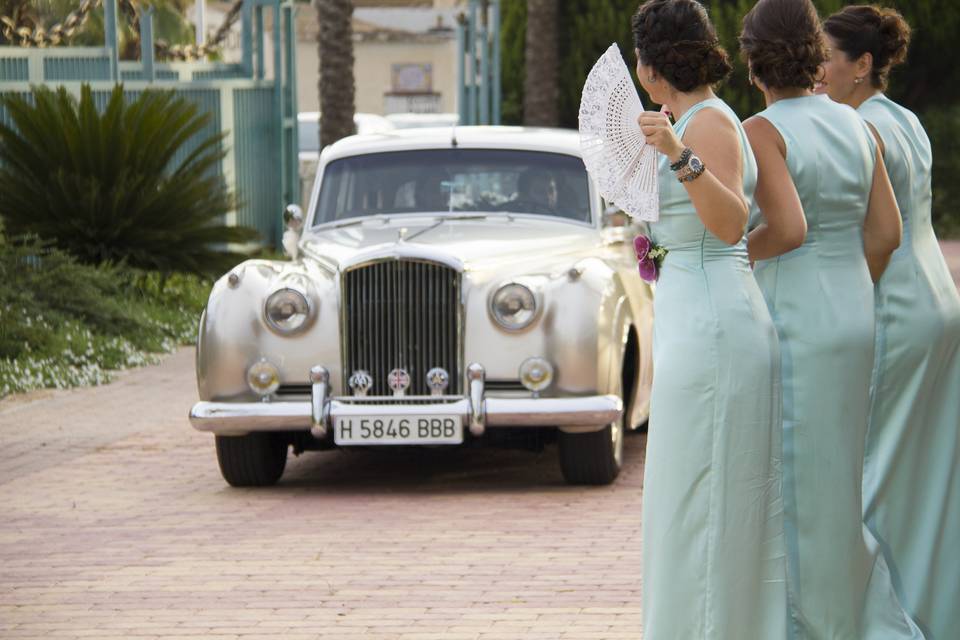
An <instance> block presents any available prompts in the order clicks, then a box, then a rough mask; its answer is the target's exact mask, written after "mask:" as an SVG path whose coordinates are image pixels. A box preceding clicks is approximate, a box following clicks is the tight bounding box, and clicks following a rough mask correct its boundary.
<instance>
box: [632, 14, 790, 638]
mask: <svg viewBox="0 0 960 640" xmlns="http://www.w3.org/2000/svg"><path fill="white" fill-rule="evenodd" d="M633 33H634V37H635V41H636V45H637V57H638V64H637V75H638V77H639V80H640V83H641V85H643V88H644V89H645V90H646V92H647V93H648V94H649V95H650V99H651V100H652V101H653V102H654V103H656V104H662V105H664V106H665V107H667V108H668V109H669V110H670V111H671V112H672V113H673V115H674V117H675V118H676V123H675V124H674V125H672V126H671V124H670V122H669V120H668V119H667V117H666V115H664V114H661V113H657V112H646V113H644V114H643V115H642V116H641V118H640V127H641V129H642V131H643V133H644V134H645V135H646V137H647V141H648V142H649V143H651V144H653V145H655V146H656V147H657V149H659V150H660V151H661V153H662V156H661V161H660V219H659V221H657V222H655V223H651V224H650V226H649V231H650V233H651V235H652V239H653V241H654V242H655V243H657V244H659V245H661V246H663V247H665V248H666V249H667V250H668V251H669V253H667V255H666V257H665V259H664V260H663V264H662V267H661V270H660V273H659V280H658V282H657V292H656V298H655V305H656V306H655V321H654V322H655V324H654V354H653V355H654V380H653V395H652V400H651V414H650V427H649V435H648V443H647V454H646V467H645V471H644V492H643V610H644V623H643V637H644V639H645V640H706V639H710V640H779V639H781V638H784V637H785V635H786V591H785V585H784V580H785V569H784V549H783V523H782V506H781V502H780V463H779V456H780V430H779V427H780V395H779V351H778V346H777V337H776V331H775V330H774V327H773V323H772V321H771V319H770V314H769V312H768V310H767V308H766V305H765V303H764V300H763V296H762V295H761V293H760V290H759V289H758V288H757V285H756V281H755V280H754V278H753V275H752V273H751V271H750V265H749V262H748V261H747V251H746V244H745V238H744V231H745V228H746V223H747V216H748V211H749V201H750V198H751V197H752V194H753V190H754V186H755V184H756V175H757V174H756V164H755V161H754V159H753V154H752V153H751V152H750V148H749V146H748V145H747V141H746V137H745V136H744V133H743V129H742V127H741V126H740V122H739V119H738V118H737V117H736V115H735V114H734V113H733V112H732V111H731V110H730V108H729V107H727V105H726V104H725V103H724V102H722V101H721V100H719V99H718V98H717V97H716V96H715V95H714V93H713V91H712V89H711V86H712V85H713V84H714V83H716V82H718V81H719V80H721V79H723V77H725V76H726V74H727V73H728V72H729V69H730V66H729V63H728V61H727V58H726V54H725V53H724V52H723V50H722V49H721V48H720V47H719V44H718V43H717V40H716V34H715V32H714V30H713V27H712V25H711V24H710V22H709V20H708V18H707V15H706V13H705V11H704V9H703V7H702V6H701V5H700V4H699V3H696V2H694V1H693V0H653V1H650V2H646V3H644V4H643V5H641V7H640V9H639V10H638V12H637V14H636V15H635V16H634V19H633ZM686 149H689V151H686ZM671 164H673V166H674V169H675V170H676V171H674V170H671V168H670V166H669V165H671ZM678 178H682V179H683V180H684V181H683V182H680V181H679V180H678Z"/></svg>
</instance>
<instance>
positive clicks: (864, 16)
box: [823, 5, 910, 90]
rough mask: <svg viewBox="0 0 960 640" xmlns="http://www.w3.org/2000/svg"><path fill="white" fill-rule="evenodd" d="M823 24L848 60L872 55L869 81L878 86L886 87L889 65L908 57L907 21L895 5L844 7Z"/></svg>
mask: <svg viewBox="0 0 960 640" xmlns="http://www.w3.org/2000/svg"><path fill="white" fill-rule="evenodd" d="M823 28H824V30H825V31H826V32H827V33H828V34H830V37H831V38H833V39H834V40H835V41H836V43H837V47H839V48H840V50H841V51H843V52H844V53H845V54H847V57H849V58H850V59H851V60H857V59H859V58H860V56H862V55H863V54H865V53H869V54H870V55H871V56H873V72H872V73H871V74H870V83H871V84H872V85H873V86H874V87H875V88H877V89H881V90H883V89H886V88H887V79H888V76H889V75H890V69H891V68H892V67H894V66H896V65H898V64H900V63H901V62H903V61H904V60H906V59H907V49H908V48H909V46H910V25H908V24H907V21H906V20H904V19H903V16H902V15H900V13H899V12H897V10H896V9H888V8H885V7H877V6H873V5H858V6H850V7H846V8H844V9H843V10H841V11H839V12H837V13H835V14H833V15H832V16H830V17H829V18H827V20H826V21H825V22H824V23H823Z"/></svg>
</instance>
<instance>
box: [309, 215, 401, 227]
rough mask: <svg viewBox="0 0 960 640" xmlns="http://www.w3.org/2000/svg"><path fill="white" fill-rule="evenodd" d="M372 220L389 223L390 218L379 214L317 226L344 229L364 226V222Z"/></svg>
mask: <svg viewBox="0 0 960 640" xmlns="http://www.w3.org/2000/svg"><path fill="white" fill-rule="evenodd" d="M370 220H378V221H381V222H389V221H390V216H389V215H387V214H385V213H378V214H375V215H372V216H359V217H356V218H346V219H344V220H334V221H333V222H324V223H321V224H319V225H317V226H326V228H327V229H342V228H343V227H353V226H356V225H358V224H363V223H364V222H369V221H370Z"/></svg>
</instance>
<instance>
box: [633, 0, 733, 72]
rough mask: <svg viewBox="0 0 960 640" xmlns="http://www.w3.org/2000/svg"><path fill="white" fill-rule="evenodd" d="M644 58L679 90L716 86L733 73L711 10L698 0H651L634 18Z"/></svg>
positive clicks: (635, 31) (644, 62)
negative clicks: (713, 21)
mask: <svg viewBox="0 0 960 640" xmlns="http://www.w3.org/2000/svg"><path fill="white" fill-rule="evenodd" d="M631 27H632V29H633V41H634V46H636V48H637V50H638V51H639V52H640V61H641V62H642V63H643V64H645V65H647V66H650V67H653V69H654V71H656V72H657V74H658V75H660V76H662V77H663V78H664V79H665V80H666V81H667V82H669V83H670V84H671V85H673V87H674V88H675V89H676V90H677V91H692V90H694V89H696V88H697V87H702V86H703V85H707V84H709V85H712V84H716V83H718V82H720V81H721V80H723V79H725V78H726V77H727V76H728V75H730V71H731V69H732V67H731V66H730V58H729V56H727V52H726V51H724V49H723V47H721V46H720V41H719V40H718V39H717V31H716V29H714V27H713V24H712V23H711V22H710V18H709V17H707V11H706V9H704V8H703V5H701V4H700V3H699V2H696V1H695V0H647V1H646V2H644V3H643V4H641V5H640V8H639V9H637V12H636V13H635V14H634V15H633V20H632V21H631Z"/></svg>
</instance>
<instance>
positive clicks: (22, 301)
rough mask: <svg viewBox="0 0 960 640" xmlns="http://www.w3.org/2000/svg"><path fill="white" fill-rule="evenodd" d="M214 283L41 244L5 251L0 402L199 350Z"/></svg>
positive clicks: (0, 287)
mask: <svg viewBox="0 0 960 640" xmlns="http://www.w3.org/2000/svg"><path fill="white" fill-rule="evenodd" d="M209 289H210V283H209V282H208V281H206V280H203V279H201V278H198V277H197V276H192V275H180V274H175V275H170V276H165V275H163V274H160V273H156V272H145V271H139V270H135V269H129V268H119V267H116V266H110V265H85V264H81V263H79V262H78V261H77V260H76V259H74V258H73V257H72V256H70V255H68V254H66V253H64V252H62V251H60V250H57V249H54V248H52V247H50V246H49V245H48V244H45V243H43V242H40V241H39V240H37V239H35V238H13V239H10V238H8V239H7V241H6V242H5V243H3V244H0V397H2V396H4V395H6V394H8V393H11V392H16V391H26V390H29V389H34V388H38V387H58V388H62V387H68V386H78V385H88V384H99V383H101V382H105V381H107V380H109V379H110V371H111V370H114V369H125V368H128V367H133V366H139V365H142V364H146V363H150V362H153V361H154V360H155V359H156V356H155V354H157V353H162V352H169V351H172V350H173V349H174V348H176V347H177V346H178V345H180V344H189V343H192V342H193V341H194V339H195V336H196V323H197V318H198V317H199V315H200V311H201V310H202V309H203V305H204V304H205V302H206V298H207V294H208V293H209Z"/></svg>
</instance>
